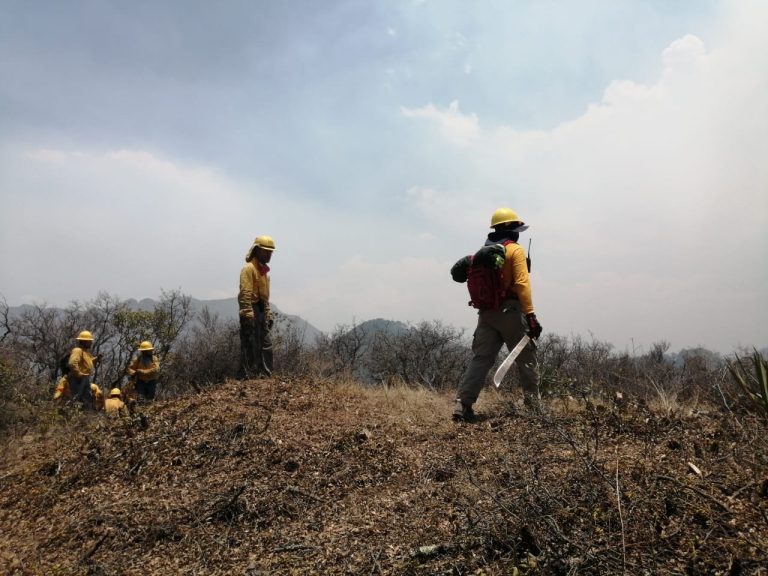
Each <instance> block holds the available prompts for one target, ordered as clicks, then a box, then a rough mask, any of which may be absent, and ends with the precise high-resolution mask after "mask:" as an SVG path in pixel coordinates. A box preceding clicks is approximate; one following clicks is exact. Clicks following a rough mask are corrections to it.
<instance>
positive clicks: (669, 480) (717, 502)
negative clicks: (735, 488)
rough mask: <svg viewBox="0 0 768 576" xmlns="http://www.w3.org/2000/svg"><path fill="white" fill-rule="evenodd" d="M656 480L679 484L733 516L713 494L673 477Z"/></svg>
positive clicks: (660, 477)
mask: <svg viewBox="0 0 768 576" xmlns="http://www.w3.org/2000/svg"><path fill="white" fill-rule="evenodd" d="M656 478H657V479H659V480H666V481H667V482H672V483H674V484H677V485H678V486H680V487H681V488H685V489H687V490H690V491H691V492H696V494H698V495H699V496H703V497H704V498H706V499H707V500H709V501H711V502H714V503H715V504H717V505H718V506H719V507H720V508H722V509H723V510H724V511H725V512H727V513H728V514H732V512H731V509H730V508H729V507H728V506H727V505H726V504H724V503H723V502H720V500H718V499H717V498H715V497H714V496H712V495H711V494H707V493H706V492H704V490H701V489H700V488H696V486H689V485H688V484H685V483H683V482H680V480H678V479H677V478H672V477H671V476H656Z"/></svg>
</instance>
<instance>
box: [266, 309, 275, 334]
mask: <svg viewBox="0 0 768 576" xmlns="http://www.w3.org/2000/svg"><path fill="white" fill-rule="evenodd" d="M266 317H267V330H272V326H274V325H275V317H274V316H273V315H272V310H267V312H266Z"/></svg>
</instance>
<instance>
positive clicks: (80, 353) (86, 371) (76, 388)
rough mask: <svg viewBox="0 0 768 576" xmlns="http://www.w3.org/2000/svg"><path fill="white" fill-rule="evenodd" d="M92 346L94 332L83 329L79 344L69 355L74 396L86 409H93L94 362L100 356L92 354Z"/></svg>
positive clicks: (68, 374)
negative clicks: (92, 379) (92, 383)
mask: <svg viewBox="0 0 768 576" xmlns="http://www.w3.org/2000/svg"><path fill="white" fill-rule="evenodd" d="M92 346H93V334H91V333H90V332H89V331H88V330H83V331H82V332H80V334H78V335H77V346H75V347H74V348H73V349H72V352H71V353H70V355H69V372H68V373H67V381H68V383H69V391H70V393H71V395H72V398H73V399H74V400H77V401H78V402H80V404H82V406H83V409H85V410H92V409H93V394H92V390H91V378H92V376H93V369H94V364H95V363H97V362H98V361H99V357H98V356H94V355H92V354H91V347H92Z"/></svg>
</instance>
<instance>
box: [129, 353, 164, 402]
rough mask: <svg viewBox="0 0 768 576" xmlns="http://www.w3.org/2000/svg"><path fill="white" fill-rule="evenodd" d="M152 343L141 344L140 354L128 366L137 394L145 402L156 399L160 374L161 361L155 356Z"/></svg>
mask: <svg viewBox="0 0 768 576" xmlns="http://www.w3.org/2000/svg"><path fill="white" fill-rule="evenodd" d="M154 350H155V348H154V346H152V342H149V341H148V340H145V341H144V342H142V343H141V344H139V353H138V355H137V356H136V358H134V359H133V361H132V362H131V363H130V364H129V365H128V376H129V377H130V378H133V380H134V386H135V388H136V392H138V393H139V395H141V397H142V398H144V399H145V400H149V401H152V400H154V399H155V393H156V392H157V378H158V376H159V373H160V361H159V360H158V359H157V356H155V355H154V354H153V352H154Z"/></svg>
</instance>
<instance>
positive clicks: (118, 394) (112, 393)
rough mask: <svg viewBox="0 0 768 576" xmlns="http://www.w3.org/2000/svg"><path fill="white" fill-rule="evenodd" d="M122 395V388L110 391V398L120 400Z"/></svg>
mask: <svg viewBox="0 0 768 576" xmlns="http://www.w3.org/2000/svg"><path fill="white" fill-rule="evenodd" d="M121 395H122V392H120V388H112V390H110V391H109V397H110V398H112V397H113V396H117V397H118V398H119V397H120V396H121Z"/></svg>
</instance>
